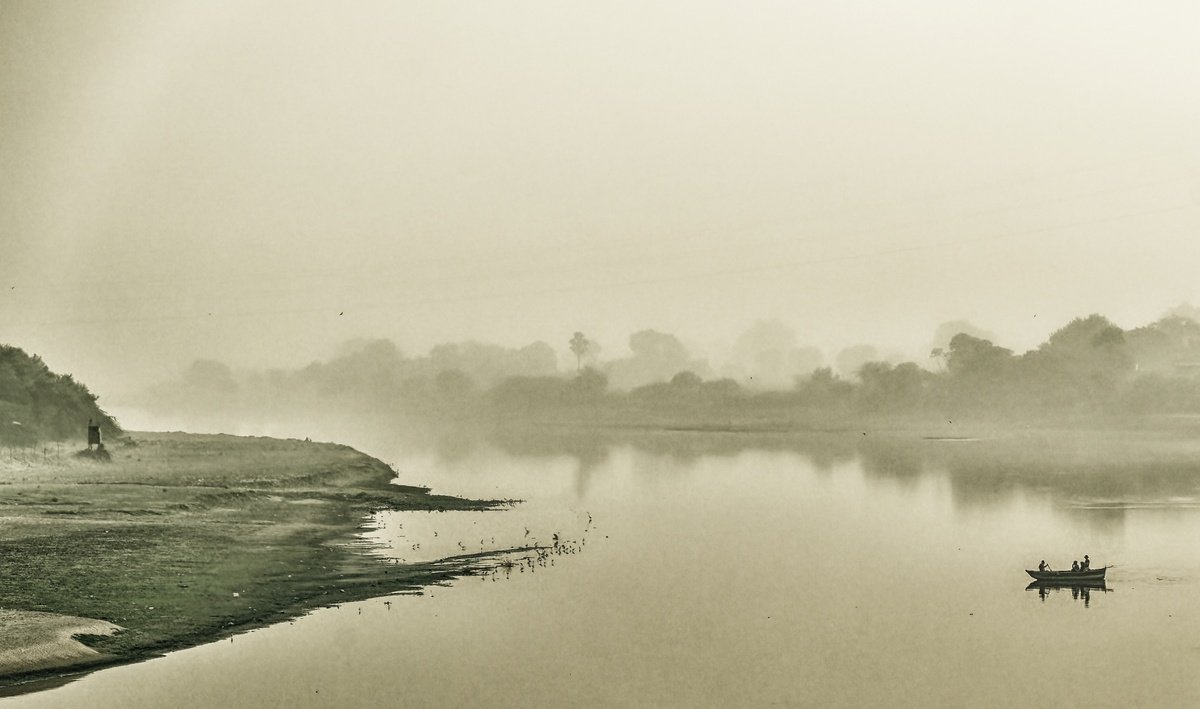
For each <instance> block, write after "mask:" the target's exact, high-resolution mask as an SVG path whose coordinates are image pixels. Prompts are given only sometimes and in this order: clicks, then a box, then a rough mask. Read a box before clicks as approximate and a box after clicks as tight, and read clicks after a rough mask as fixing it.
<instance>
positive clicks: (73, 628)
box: [0, 608, 121, 675]
mask: <svg viewBox="0 0 1200 709" xmlns="http://www.w3.org/2000/svg"><path fill="white" fill-rule="evenodd" d="M0 628H3V629H4V633H3V635H0V675H6V674H13V673H18V672H32V671H36V670H41V669H49V668H54V667H64V666H70V665H78V664H81V663H87V662H94V661H96V660H98V659H101V656H100V653H99V652H97V651H96V650H94V649H92V648H90V647H88V646H87V645H84V644H83V643H81V642H79V640H77V639H76V636H79V635H112V634H113V633H115V632H117V631H118V630H120V629H121V627H120V626H118V625H114V624H113V623H109V622H106V621H103V620H96V619H94V618H74V617H71V616H65V615H56V614H54V613H39V612H30V611H15V610H7V609H2V608H0Z"/></svg>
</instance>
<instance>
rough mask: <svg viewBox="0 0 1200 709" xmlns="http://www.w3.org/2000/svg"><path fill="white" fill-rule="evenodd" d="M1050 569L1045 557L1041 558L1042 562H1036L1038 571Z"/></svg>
mask: <svg viewBox="0 0 1200 709" xmlns="http://www.w3.org/2000/svg"><path fill="white" fill-rule="evenodd" d="M1050 570H1051V569H1050V565H1049V564H1047V563H1046V560H1045V559H1042V563H1040V564H1038V571H1050Z"/></svg>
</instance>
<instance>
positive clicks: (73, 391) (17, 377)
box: [0, 345, 122, 446]
mask: <svg viewBox="0 0 1200 709" xmlns="http://www.w3.org/2000/svg"><path fill="white" fill-rule="evenodd" d="M88 419H91V420H92V421H93V422H95V423H98V424H99V425H100V429H101V431H102V432H103V433H104V435H105V436H106V437H114V436H118V435H120V434H121V433H122V431H121V427H120V426H119V425H118V424H117V422H116V420H115V419H113V417H111V416H109V415H108V414H106V413H104V411H103V410H101V409H100V407H99V406H97V405H96V396H95V395H94V394H92V393H91V392H90V391H88V388H87V387H86V386H84V385H83V384H81V383H79V382H77V381H75V379H74V378H73V377H71V375H70V374H55V373H54V372H52V371H50V368H49V367H47V366H46V364H45V363H44V362H42V359H41V358H40V357H38V356H36V355H29V354H27V353H26V352H25V351H24V350H22V349H21V348H19V347H10V346H8V345H0V445H6V446H14V445H33V444H35V443H37V442H39V441H60V440H65V439H68V438H82V437H83V436H84V434H85V433H86V432H87V429H86V428H85V426H86V424H87V422H88Z"/></svg>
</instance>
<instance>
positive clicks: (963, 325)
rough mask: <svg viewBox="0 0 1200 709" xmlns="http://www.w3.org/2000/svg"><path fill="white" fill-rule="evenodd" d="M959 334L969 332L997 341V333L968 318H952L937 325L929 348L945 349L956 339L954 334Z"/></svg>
mask: <svg viewBox="0 0 1200 709" xmlns="http://www.w3.org/2000/svg"><path fill="white" fill-rule="evenodd" d="M958 334H967V335H970V336H971V337H974V338H976V339H980V340H988V341H991V342H995V341H996V336H995V335H993V334H992V333H990V332H988V331H987V330H984V329H983V328H979V327H976V326H975V325H973V324H972V323H970V322H968V321H966V320H951V321H949V322H944V323H942V324H941V325H938V326H937V329H936V330H934V332H933V340H932V341H931V342H930V343H929V348H930V349H931V350H936V349H941V350H945V349H946V348H948V347H949V346H950V341H951V340H953V339H954V336H955V335H958Z"/></svg>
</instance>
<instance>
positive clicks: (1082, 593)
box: [1025, 581, 1112, 608]
mask: <svg viewBox="0 0 1200 709" xmlns="http://www.w3.org/2000/svg"><path fill="white" fill-rule="evenodd" d="M1025 590H1026V591H1037V594H1038V598H1039V599H1041V600H1042V601H1045V600H1046V597H1047V596H1049V595H1050V594H1051V593H1054V592H1057V591H1070V592H1071V598H1072V600H1076V601H1083V607H1084V608H1089V607H1090V606H1091V602H1092V591H1096V592H1097V593H1101V594H1103V593H1112V589H1111V588H1109V587H1108V586H1106V585H1105V582H1104V581H1075V582H1072V583H1063V582H1061V581H1034V582H1033V583H1031V584H1029V585H1028V586H1026V587H1025Z"/></svg>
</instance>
